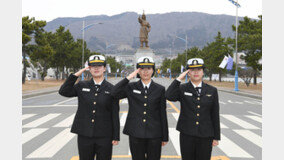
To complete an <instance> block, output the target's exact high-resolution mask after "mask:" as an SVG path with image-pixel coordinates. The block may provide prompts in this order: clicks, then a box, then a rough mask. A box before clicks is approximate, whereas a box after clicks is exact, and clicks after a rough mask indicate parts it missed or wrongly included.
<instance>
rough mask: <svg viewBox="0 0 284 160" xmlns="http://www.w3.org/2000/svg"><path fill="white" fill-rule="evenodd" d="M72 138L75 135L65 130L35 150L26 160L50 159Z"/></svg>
mask: <svg viewBox="0 0 284 160" xmlns="http://www.w3.org/2000/svg"><path fill="white" fill-rule="evenodd" d="M74 136H75V134H72V133H70V128H66V129H64V130H63V131H62V132H60V133H59V134H57V135H56V136H55V137H53V138H52V139H50V140H49V141H48V142H46V143H45V144H43V145H42V146H40V147H39V148H38V149H37V150H35V151H34V152H32V153H31V154H29V155H28V156H27V157H26V158H51V157H53V156H54V155H55V154H56V153H57V152H58V151H59V150H60V149H61V148H62V147H63V146H65V145H66V144H67V143H68V142H69V141H70V140H71V139H72V138H73V137H74Z"/></svg>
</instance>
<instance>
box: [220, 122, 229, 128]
mask: <svg viewBox="0 0 284 160" xmlns="http://www.w3.org/2000/svg"><path fill="white" fill-rule="evenodd" d="M220 127H221V128H228V127H227V126H226V125H224V124H223V123H220Z"/></svg>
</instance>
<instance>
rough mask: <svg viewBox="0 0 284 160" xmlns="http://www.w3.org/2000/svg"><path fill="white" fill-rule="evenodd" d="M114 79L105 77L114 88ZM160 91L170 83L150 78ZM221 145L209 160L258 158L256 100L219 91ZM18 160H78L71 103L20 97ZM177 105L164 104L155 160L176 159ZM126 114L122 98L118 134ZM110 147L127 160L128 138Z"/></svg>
mask: <svg viewBox="0 0 284 160" xmlns="http://www.w3.org/2000/svg"><path fill="white" fill-rule="evenodd" d="M119 80H120V79H117V80H116V79H109V81H110V82H111V83H113V84H116V83H117V82H118V81H119ZM154 81H156V82H157V83H160V84H162V85H164V86H165V87H166V88H167V87H168V86H169V84H170V83H171V81H172V80H168V79H161V78H155V79H154ZM219 101H220V114H221V115H220V119H221V134H222V135H221V141H220V142H219V143H220V144H219V146H218V147H214V148H213V151H212V159H216V160H217V159H218V160H228V159H230V160H261V159H262V158H261V157H262V103H261V100H259V99H257V98H251V97H248V96H241V95H236V94H232V93H228V92H221V91H219ZM22 105H23V106H22V133H23V134H22V136H23V138H22V148H23V150H22V151H23V152H22V157H23V160H30V159H34V160H38V159H40V160H78V159H79V158H78V151H77V135H76V134H73V133H70V127H71V124H72V122H73V118H74V115H75V113H76V110H77V99H76V98H66V97H62V96H60V95H59V94H58V93H57V92H52V93H47V94H39V95H38V96H34V97H29V98H23V101H22ZM179 110H180V103H179V102H168V103H167V115H168V123H169V143H168V144H167V145H166V146H164V147H163V148H162V158H161V159H171V160H178V159H181V158H180V150H179V132H178V131H176V129H175V127H176V124H177V119H178V116H179ZM127 111H128V102H127V99H123V100H121V102H120V122H121V128H120V130H121V132H122V130H123V126H124V123H125V120H126V116H127ZM120 137H121V140H120V142H119V145H118V146H114V147H113V159H121V160H122V159H126V160H130V159H131V155H130V150H129V142H128V136H126V135H124V134H123V133H121V134H120Z"/></svg>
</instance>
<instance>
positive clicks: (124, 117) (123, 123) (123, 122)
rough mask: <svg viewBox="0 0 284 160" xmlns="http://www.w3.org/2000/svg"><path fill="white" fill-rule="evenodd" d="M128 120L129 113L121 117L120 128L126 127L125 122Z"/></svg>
mask: <svg viewBox="0 0 284 160" xmlns="http://www.w3.org/2000/svg"><path fill="white" fill-rule="evenodd" d="M126 118H127V113H122V115H121V117H120V126H121V127H123V126H124V125H125V121H126Z"/></svg>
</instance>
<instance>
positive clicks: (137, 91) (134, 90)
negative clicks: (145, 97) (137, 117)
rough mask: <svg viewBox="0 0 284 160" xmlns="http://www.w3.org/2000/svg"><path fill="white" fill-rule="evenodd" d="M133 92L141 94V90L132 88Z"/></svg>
mask: <svg viewBox="0 0 284 160" xmlns="http://www.w3.org/2000/svg"><path fill="white" fill-rule="evenodd" d="M133 93H137V94H141V91H139V90H136V89H133Z"/></svg>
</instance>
